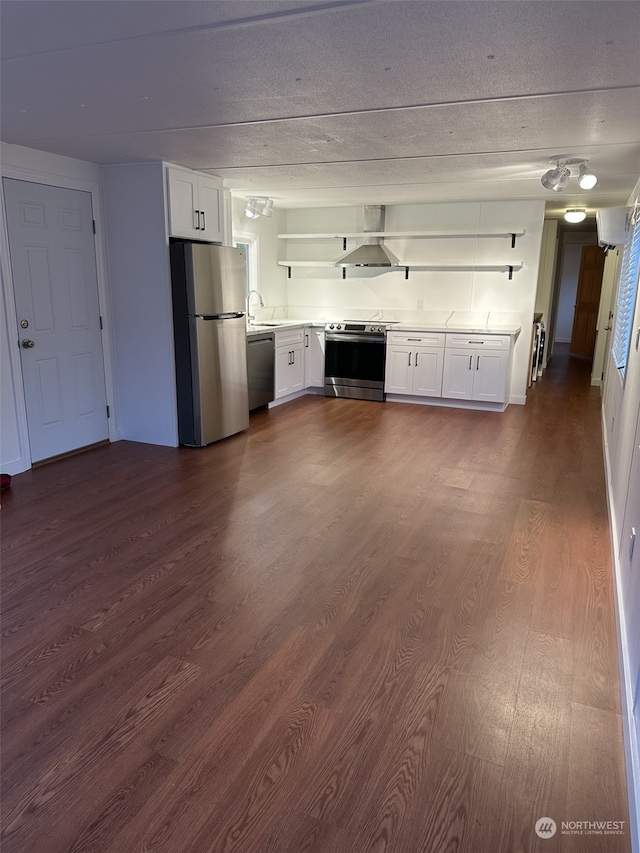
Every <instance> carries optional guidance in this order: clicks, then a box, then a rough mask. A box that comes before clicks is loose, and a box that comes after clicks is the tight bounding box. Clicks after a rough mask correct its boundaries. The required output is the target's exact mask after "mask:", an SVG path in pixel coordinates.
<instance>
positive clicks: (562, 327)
mask: <svg viewBox="0 0 640 853" xmlns="http://www.w3.org/2000/svg"><path fill="white" fill-rule="evenodd" d="M581 258H582V246H567V247H566V248H565V251H564V258H563V263H562V275H561V278H560V296H559V297H558V319H557V320H556V341H558V342H559V343H569V341H570V340H571V332H572V330H573V315H574V313H575V308H576V295H577V293H578V274H579V272H580V260H581Z"/></svg>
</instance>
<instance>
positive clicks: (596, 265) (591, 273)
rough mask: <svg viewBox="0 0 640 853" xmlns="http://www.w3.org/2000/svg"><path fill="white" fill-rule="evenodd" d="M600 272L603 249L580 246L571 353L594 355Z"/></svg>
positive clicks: (601, 270)
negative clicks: (580, 254) (580, 253)
mask: <svg viewBox="0 0 640 853" xmlns="http://www.w3.org/2000/svg"><path fill="white" fill-rule="evenodd" d="M603 271H604V251H603V250H602V249H601V248H600V247H599V246H583V248H582V257H581V259H580V273H579V274H578V293H577V295H576V310H575V312H574V315H573V329H572V331H571V345H570V347H569V349H570V351H571V352H572V353H573V354H574V355H583V356H586V357H587V358H591V356H592V355H593V348H594V346H595V343H596V324H597V321H598V307H599V305H600V290H601V289H602V273H603Z"/></svg>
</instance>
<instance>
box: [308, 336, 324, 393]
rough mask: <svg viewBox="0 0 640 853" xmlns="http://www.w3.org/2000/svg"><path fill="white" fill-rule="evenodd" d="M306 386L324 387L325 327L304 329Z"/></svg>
mask: <svg viewBox="0 0 640 853" xmlns="http://www.w3.org/2000/svg"><path fill="white" fill-rule="evenodd" d="M304 387H305V388H324V327H314V326H310V327H309V328H307V329H304Z"/></svg>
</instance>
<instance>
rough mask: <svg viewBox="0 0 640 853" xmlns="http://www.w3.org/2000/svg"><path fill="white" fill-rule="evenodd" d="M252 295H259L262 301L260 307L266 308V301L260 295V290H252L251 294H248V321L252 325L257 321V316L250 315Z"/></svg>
mask: <svg viewBox="0 0 640 853" xmlns="http://www.w3.org/2000/svg"><path fill="white" fill-rule="evenodd" d="M252 293H255V294H256V295H257V297H258V299H259V300H260V307H261V308H264V300H263V298H262V294H261V293H260V291H259V290H250V291H249V293H247V320H248V321H249V322H250V323H252V322H253V321H254V320H255V319H256V318H255V314H251V313H249V312H250V311H251V309H250V307H249V305H250V303H251V294H252Z"/></svg>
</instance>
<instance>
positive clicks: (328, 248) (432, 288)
mask: <svg viewBox="0 0 640 853" xmlns="http://www.w3.org/2000/svg"><path fill="white" fill-rule="evenodd" d="M363 215H364V209H363V208H362V207H359V208H353V207H340V208H308V209H302V210H300V209H296V210H289V211H287V213H286V222H285V225H286V227H285V229H284V230H285V232H287V233H327V232H329V233H330V232H335V233H340V232H358V231H362V228H363ZM543 218H544V202H537V201H534V202H469V203H455V204H453V203H452V204H407V205H392V206H391V205H389V206H387V208H386V221H385V230H386V231H447V230H451V231H456V230H463V229H465V230H472V229H478V230H483V229H485V230H504V231H505V232H508V231H512V230H521V229H524V230H525V232H526V233H525V235H524V236H523V237H520V238H518V240H517V243H516V247H515V249H512V248H511V242H510V240H508V239H504V238H499V239H498V238H491V239H477V238H465V239H456V240H452V239H436V240H418V239H387V240H386V241H385V242H386V244H387V245H388V247H389V249H390V250H391V251H392V252H393V253H394V254H395V255H397V256H398V258H399V259H400V260H401V261H402V262H406V263H407V264H412V263H413V264H420V263H423V264H426V263H434V262H437V261H441V262H443V263H447V262H448V263H459V264H474V263H477V264H482V263H485V264H490V263H508V262H509V260H513V261H514V263H518V262H521V261H522V262H524V267H523V269H522V270H520V271H519V272H515V273H514V275H513V279H512V280H511V281H509V279H508V275H507V273H496V272H493V273H489V272H479V271H475V272H474V271H469V272H430V271H419V270H414V271H412V272H411V273H410V277H409V279H408V280H405V277H404V272H403V271H392V272H381V271H379V270H370V271H369V270H367V271H364V270H358V271H356V270H354V269H349V270H347V278H346V280H343V279H342V271H341V270H340V269H330V268H322V267H319V268H308V269H307V268H295V267H294V268H293V269H292V277H291V279H288V280H287V301H286V305H287V307H288V311H289V316H290V317H292V318H297V317H305V318H307V317H308V318H310V319H318V320H328V319H336V318H338V319H344V318H345V316H347V315H348V316H351V317H371V318H373V317H376V318H378V317H384V318H385V319H401V320H405V321H412V322H416V323H427V322H428V321H429V319H430V318H435V317H439V318H441V317H442V316H444V317H445V318H446V316H448V315H449V314H450V313H451V312H452V311H457V312H461V313H462V314H465V313H466V314H467V315H469V316H470V317H474V316H475V317H485V318H486V315H487V314H488V313H489V312H491V314H492V315H500V314H502V315H506V316H507V317H509V318H510V319H513V318H517V322H519V323H521V325H522V328H523V332H522V333H521V334H520V337H519V338H518V340H517V342H516V347H515V353H514V370H513V375H512V382H511V393H510V400H511V402H521V403H523V402H524V401H525V396H526V387H527V374H528V363H529V345H530V329H531V322H532V318H533V311H534V304H535V297H536V289H537V281H538V268H539V262H540V247H541V240H542V227H543ZM279 242H280V243H281V246H280V257H281V258H282V259H285V258H287V259H289V260H326V261H329V260H335V259H336V258H338V257H339V256H340V255H341V254H342V251H343V249H342V241H341V240H340V239H328V240H286V241H285V240H281V241H279ZM355 245H356V241H355V240H350V241H349V244H348V248H352V247H354V246H355Z"/></svg>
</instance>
